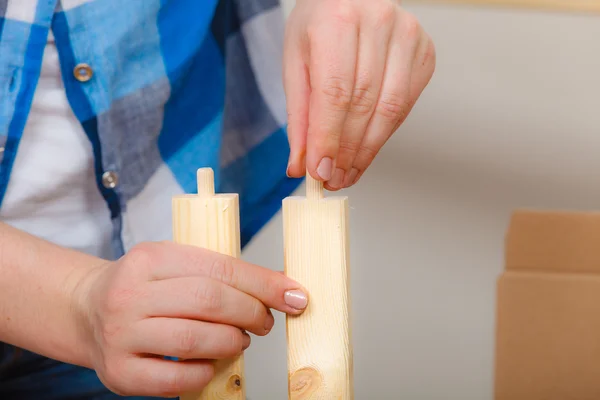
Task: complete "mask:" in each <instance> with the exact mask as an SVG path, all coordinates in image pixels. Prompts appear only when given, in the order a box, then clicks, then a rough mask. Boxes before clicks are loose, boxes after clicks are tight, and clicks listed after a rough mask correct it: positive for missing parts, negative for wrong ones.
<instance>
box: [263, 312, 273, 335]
mask: <svg viewBox="0 0 600 400" xmlns="http://www.w3.org/2000/svg"><path fill="white" fill-rule="evenodd" d="M273 325H275V318H274V317H273V314H271V313H269V314H268V315H267V319H266V321H265V333H268V332H269V331H270V330H271V329H273Z"/></svg>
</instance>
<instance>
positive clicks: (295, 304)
mask: <svg viewBox="0 0 600 400" xmlns="http://www.w3.org/2000/svg"><path fill="white" fill-rule="evenodd" d="M284 300H285V304H287V305H288V306H290V307H292V308H293V309H296V310H304V309H305V308H306V306H307V305H308V297H307V296H306V294H304V293H303V292H301V291H300V290H288V291H287V292H285V295H284Z"/></svg>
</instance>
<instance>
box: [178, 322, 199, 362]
mask: <svg viewBox="0 0 600 400" xmlns="http://www.w3.org/2000/svg"><path fill="white" fill-rule="evenodd" d="M175 346H176V349H177V351H178V352H179V354H181V356H182V357H184V358H189V356H192V355H194V353H195V351H196V349H197V348H198V336H197V335H196V334H195V332H193V331H192V330H191V329H187V328H186V329H182V330H180V331H178V332H175Z"/></svg>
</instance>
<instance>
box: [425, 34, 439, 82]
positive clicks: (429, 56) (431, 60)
mask: <svg viewBox="0 0 600 400" xmlns="http://www.w3.org/2000/svg"><path fill="white" fill-rule="evenodd" d="M436 58H437V55H436V49H435V44H434V43H433V40H431V39H428V40H427V50H425V56H424V57H423V65H424V66H429V68H430V74H433V71H434V70H435V65H436ZM430 76H431V75H430Z"/></svg>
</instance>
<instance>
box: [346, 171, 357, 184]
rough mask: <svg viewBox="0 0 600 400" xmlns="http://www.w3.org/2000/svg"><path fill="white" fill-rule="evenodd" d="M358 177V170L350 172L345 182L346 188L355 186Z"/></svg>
mask: <svg viewBox="0 0 600 400" xmlns="http://www.w3.org/2000/svg"><path fill="white" fill-rule="evenodd" d="M357 176H358V170H357V169H356V168H352V169H351V170H350V173H349V174H348V176H346V179H345V182H344V186H346V187H348V186H351V185H354V183H355V182H354V181H355V180H356V177H357Z"/></svg>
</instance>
